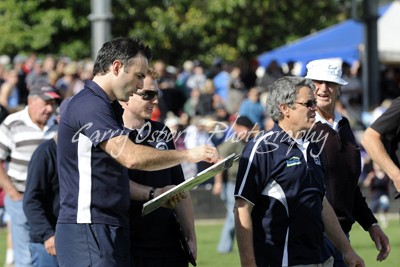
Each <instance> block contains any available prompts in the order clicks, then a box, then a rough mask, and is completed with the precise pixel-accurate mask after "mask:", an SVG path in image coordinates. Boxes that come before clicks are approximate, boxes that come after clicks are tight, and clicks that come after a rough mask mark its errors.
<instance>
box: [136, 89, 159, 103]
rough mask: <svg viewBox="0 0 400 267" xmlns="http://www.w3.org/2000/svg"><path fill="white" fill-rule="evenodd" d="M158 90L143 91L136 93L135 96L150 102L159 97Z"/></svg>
mask: <svg viewBox="0 0 400 267" xmlns="http://www.w3.org/2000/svg"><path fill="white" fill-rule="evenodd" d="M158 92H159V91H158V90H156V91H153V90H143V91H141V92H136V93H135V94H137V95H139V96H140V97H141V98H142V99H143V100H146V101H149V100H153V99H154V98H155V97H158Z"/></svg>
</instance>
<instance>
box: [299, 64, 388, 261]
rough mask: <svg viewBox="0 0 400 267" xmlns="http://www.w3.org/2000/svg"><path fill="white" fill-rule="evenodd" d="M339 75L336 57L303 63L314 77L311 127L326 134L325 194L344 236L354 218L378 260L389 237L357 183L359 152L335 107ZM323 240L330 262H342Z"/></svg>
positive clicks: (323, 147) (383, 256) (340, 82)
mask: <svg viewBox="0 0 400 267" xmlns="http://www.w3.org/2000/svg"><path fill="white" fill-rule="evenodd" d="M341 76H342V69H341V65H340V63H339V62H338V61H335V60H330V59H320V60H314V61H311V62H310V63H308V64H307V75H306V78H309V79H311V80H313V81H314V84H315V92H314V94H315V99H316V100H317V106H318V110H317V113H316V117H315V125H314V127H313V131H314V132H316V133H317V134H318V135H324V136H326V138H324V139H323V140H321V141H320V142H319V144H318V145H319V148H320V150H321V151H322V159H323V161H324V166H325V186H326V196H327V199H328V201H329V202H330V204H331V205H332V207H333V208H334V210H335V212H336V215H337V217H338V219H339V222H340V225H341V226H342V229H343V231H344V232H345V234H346V235H347V237H348V238H349V232H350V230H351V227H352V225H353V224H354V222H355V221H357V222H358V223H359V224H360V225H361V226H362V227H363V229H364V230H365V231H368V232H369V234H370V236H371V239H372V240H373V241H374V243H375V246H376V248H377V249H378V250H379V254H378V256H377V260H378V261H382V260H384V259H386V257H387V256H388V255H389V252H390V245H389V239H388V237H387V236H386V235H385V234H384V232H383V231H382V229H381V228H380V227H379V224H378V222H377V220H376V218H375V217H374V215H373V213H372V211H371V210H370V209H369V208H368V205H367V203H366V201H365V198H364V197H363V195H362V194H361V190H360V188H359V186H358V185H357V183H358V178H359V176H360V173H361V155H360V148H359V146H358V144H357V142H356V140H355V138H354V135H353V132H352V129H351V127H350V123H349V121H348V119H347V118H346V117H344V116H343V115H342V114H340V113H339V112H337V111H335V104H336V100H337V98H338V96H339V94H340V86H341V85H346V84H347V83H348V82H347V81H345V80H343V79H342V77H341ZM325 244H326V248H327V249H326V253H330V254H331V255H332V256H334V258H335V264H334V266H346V264H345V263H344V261H343V257H342V255H341V254H340V252H338V250H337V249H336V248H335V247H334V246H333V245H332V243H330V241H329V240H328V239H326V240H325Z"/></svg>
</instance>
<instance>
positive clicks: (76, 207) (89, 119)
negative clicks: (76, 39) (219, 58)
mask: <svg viewBox="0 0 400 267" xmlns="http://www.w3.org/2000/svg"><path fill="white" fill-rule="evenodd" d="M150 58H151V50H150V48H149V47H148V46H146V45H144V44H143V42H142V41H141V40H140V39H132V38H117V39H114V40H112V41H110V42H107V43H105V44H104V45H103V47H102V48H101V49H100V51H99V52H98V55H97V58H96V60H95V63H94V69H93V76H94V78H93V80H91V81H86V83H85V87H84V89H83V90H82V91H80V92H79V93H78V94H77V95H75V96H74V97H73V98H72V99H71V101H70V102H69V104H68V107H67V109H66V111H65V113H64V115H63V117H62V118H61V121H60V126H59V130H58V146H57V155H58V159H57V162H58V170H59V180H60V181H59V182H60V213H59V217H58V222H57V228H56V251H57V260H58V263H59V265H60V266H67V267H70V266H107V267H112V266H129V258H130V256H129V252H130V247H129V245H130V242H129V200H130V191H129V178H128V175H127V169H126V168H132V169H139V170H159V169H165V168H169V167H172V166H175V165H177V164H179V163H182V162H183V161H190V162H198V161H201V160H205V161H207V162H210V163H213V162H216V161H217V160H218V155H217V151H216V149H215V148H213V147H208V146H203V147H199V148H195V149H191V150H184V151H176V150H168V151H161V150H157V149H154V148H150V147H147V146H142V145H136V144H134V143H133V142H131V141H130V140H129V138H128V137H127V135H126V132H125V130H124V126H123V122H122V111H123V110H122V108H121V106H120V104H119V103H118V101H125V102H126V101H128V99H129V97H130V96H131V95H132V94H133V93H135V92H136V91H137V90H138V89H141V88H143V79H144V77H145V75H146V73H147V70H148V60H149V59H150Z"/></svg>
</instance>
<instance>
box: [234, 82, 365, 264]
mask: <svg viewBox="0 0 400 267" xmlns="http://www.w3.org/2000/svg"><path fill="white" fill-rule="evenodd" d="M313 89H314V84H313V83H312V81H311V80H308V79H304V78H300V77H283V78H280V79H278V80H277V81H276V82H275V83H274V84H273V85H272V87H271V89H270V94H269V97H268V103H267V105H268V112H269V113H270V114H269V115H270V116H271V118H272V119H273V120H274V121H275V122H276V123H275V126H274V128H273V129H272V130H271V131H269V132H267V133H265V134H264V135H262V136H260V137H258V138H256V139H254V140H253V141H251V142H249V143H248V144H247V145H246V147H245V149H244V151H243V154H242V159H241V160H240V163H239V169H238V175H237V181H236V188H235V197H236V203H235V226H236V233H237V242H238V248H239V253H240V259H241V264H242V266H271V267H278V266H279V267H281V266H307V267H311V266H315V267H316V266H332V264H333V258H332V257H330V258H324V257H323V254H322V248H323V244H324V242H323V236H324V232H325V233H326V235H327V236H328V237H329V238H330V239H331V241H332V242H333V243H334V244H335V245H336V247H337V248H339V250H340V251H341V252H342V253H343V255H345V261H346V262H347V263H348V264H349V266H364V262H363V260H362V259H361V258H360V257H359V256H358V255H357V254H356V253H355V252H354V251H353V249H352V248H351V246H350V244H349V242H348V240H347V239H346V236H345V235H344V233H343V231H342V230H341V228H340V225H339V222H338V220H337V218H336V216H335V213H334V211H333V209H332V207H331V206H330V205H329V203H328V201H327V200H326V197H325V187H324V183H323V175H324V174H323V167H322V166H321V161H320V158H319V154H320V151H318V147H317V146H316V144H315V141H316V139H318V138H319V139H320V138H323V137H321V136H309V135H308V130H309V129H310V128H311V127H312V125H313V123H314V120H315V111H316V109H317V106H316V101H315V96H314V94H313Z"/></svg>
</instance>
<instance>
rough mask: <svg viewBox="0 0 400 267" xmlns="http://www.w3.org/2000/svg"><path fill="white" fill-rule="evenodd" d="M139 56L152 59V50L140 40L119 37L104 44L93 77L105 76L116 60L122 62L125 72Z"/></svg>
mask: <svg viewBox="0 0 400 267" xmlns="http://www.w3.org/2000/svg"><path fill="white" fill-rule="evenodd" d="M139 54H141V55H143V56H145V57H146V58H147V59H148V60H150V59H151V56H152V54H151V49H150V47H149V46H148V45H146V44H144V43H143V41H142V40H141V39H139V38H129V37H118V38H116V39H114V40H112V41H109V42H106V43H104V44H103V46H102V48H101V49H100V50H99V52H98V53H97V57H96V60H95V62H94V66H93V76H96V75H98V74H100V75H104V74H106V73H107V72H108V70H109V67H110V65H111V64H112V63H113V62H114V61H115V60H120V61H121V62H122V64H123V65H124V70H125V71H127V68H129V67H130V66H131V64H132V63H133V60H132V59H134V58H135V57H137V56H138V55H139Z"/></svg>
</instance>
